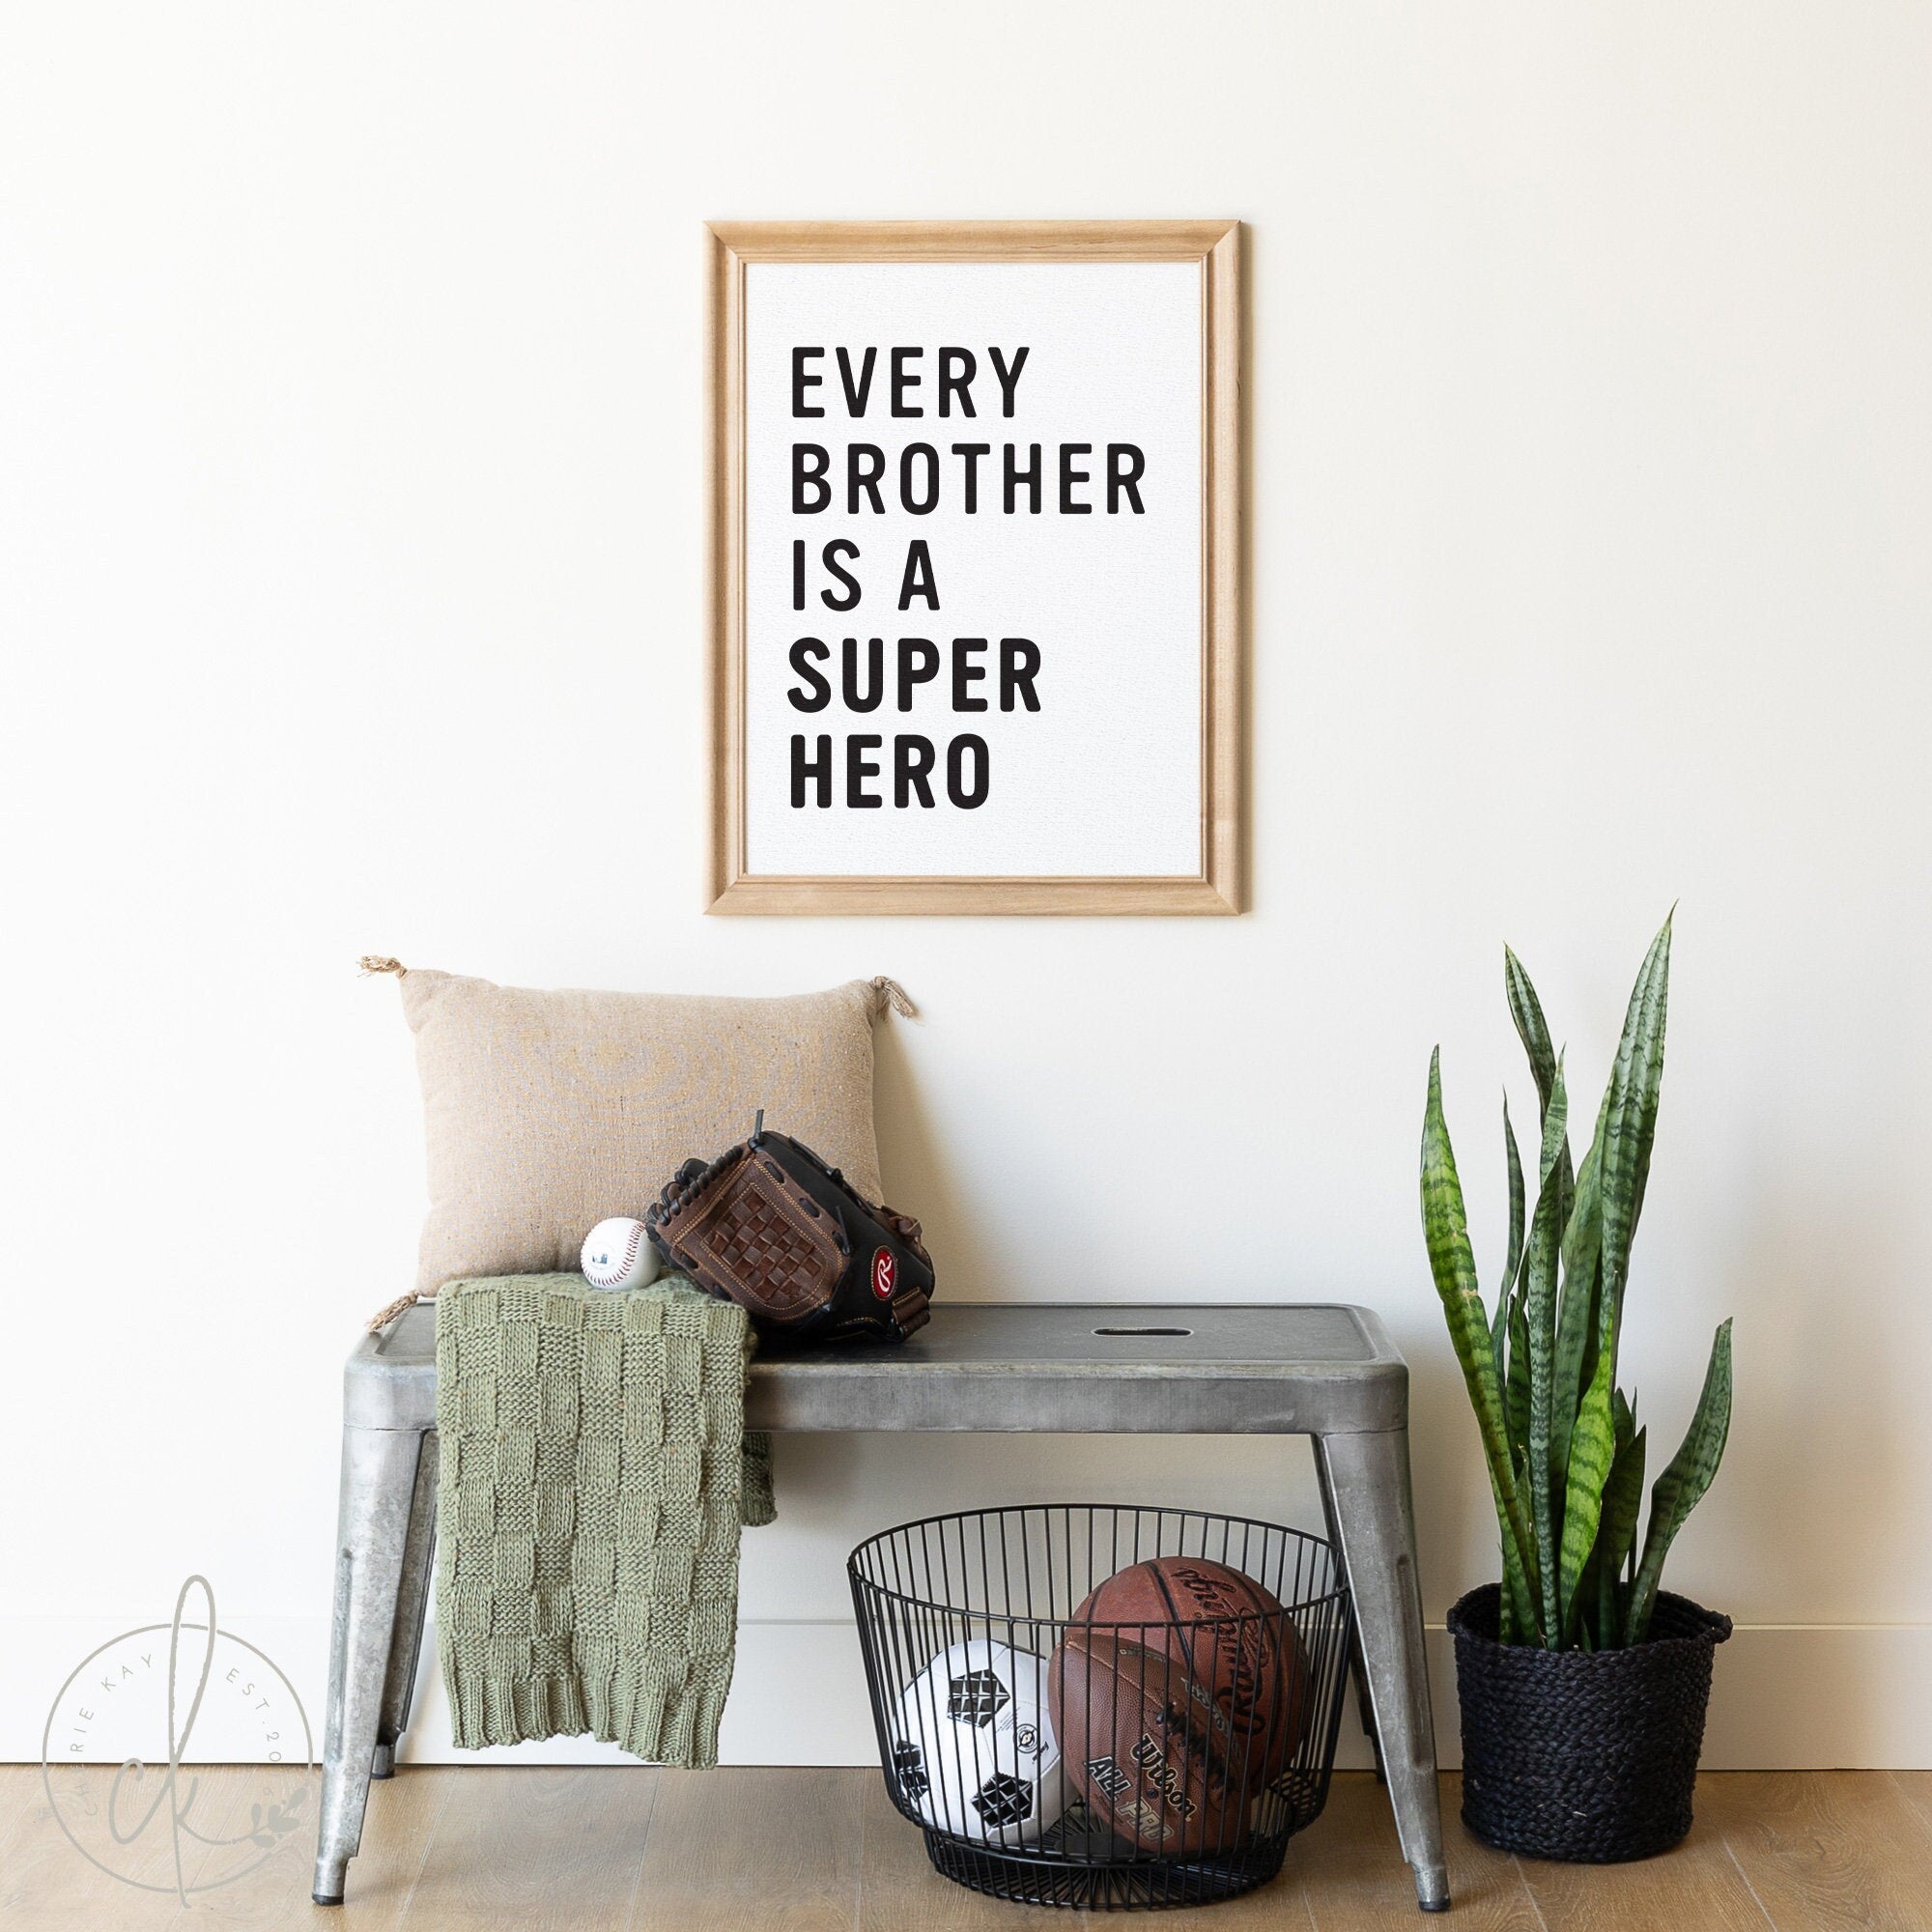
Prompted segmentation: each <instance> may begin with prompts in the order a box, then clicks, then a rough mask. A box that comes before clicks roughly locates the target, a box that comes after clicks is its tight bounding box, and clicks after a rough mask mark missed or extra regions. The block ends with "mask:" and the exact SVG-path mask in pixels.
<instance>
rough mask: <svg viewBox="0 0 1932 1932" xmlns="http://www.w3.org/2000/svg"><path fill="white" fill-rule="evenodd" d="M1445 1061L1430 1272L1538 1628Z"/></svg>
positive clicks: (1432, 1085)
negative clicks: (1453, 1136) (1446, 1099)
mask: <svg viewBox="0 0 1932 1932" xmlns="http://www.w3.org/2000/svg"><path fill="white" fill-rule="evenodd" d="M1441 1062H1442V1055H1441V1050H1440V1049H1439V1048H1438V1049H1437V1050H1436V1051H1435V1052H1434V1053H1432V1054H1431V1055H1430V1058H1429V1101H1428V1105H1427V1107H1426V1109H1425V1111H1424V1114H1423V1122H1422V1230H1423V1236H1424V1238H1425V1239H1426V1241H1427V1243H1428V1247H1429V1270H1430V1273H1431V1275H1432V1276H1433V1277H1434V1278H1435V1293H1436V1295H1437V1297H1438V1298H1439V1299H1440V1301H1441V1303H1442V1312H1443V1314H1444V1316H1445V1317H1446V1318H1447V1320H1448V1323H1449V1339H1450V1341H1451V1343H1452V1344H1453V1345H1454V1347H1455V1350H1456V1359H1457V1361H1458V1362H1459V1363H1461V1364H1462V1369H1463V1381H1464V1382H1465V1383H1466V1384H1467V1387H1468V1391H1469V1406H1470V1407H1471V1408H1473V1409H1474V1410H1475V1414H1476V1427H1477V1430H1478V1431H1479V1433H1480V1434H1481V1435H1482V1440H1483V1455H1484V1458H1485V1459H1486V1460H1487V1462H1488V1463H1489V1466H1490V1487H1491V1489H1492V1491H1493V1492H1494V1495H1495V1500H1496V1518H1497V1521H1498V1524H1499V1526H1500V1528H1501V1532H1502V1537H1503V1541H1504V1543H1505V1544H1506V1545H1507V1544H1508V1543H1510V1542H1511V1541H1514V1543H1515V1545H1516V1556H1517V1573H1516V1576H1515V1577H1514V1578H1513V1577H1512V1576H1511V1570H1510V1566H1509V1564H1508V1563H1507V1562H1505V1564H1504V1566H1503V1568H1504V1580H1505V1581H1506V1582H1509V1583H1511V1585H1512V1588H1513V1590H1518V1589H1520V1596H1519V1598H1518V1601H1517V1606H1516V1607H1517V1612H1518V1616H1519V1618H1520V1622H1521V1623H1522V1625H1523V1626H1524V1627H1525V1628H1534V1626H1535V1623H1536V1615H1535V1607H1534V1606H1535V1596H1536V1593H1535V1576H1534V1567H1533V1566H1534V1562H1535V1557H1534V1550H1535V1535H1534V1531H1533V1530H1532V1528H1531V1526H1530V1521H1529V1516H1528V1512H1527V1510H1526V1509H1525V1508H1524V1506H1523V1499H1522V1496H1521V1493H1520V1491H1519V1489H1518V1486H1517V1480H1516V1471H1515V1469H1514V1468H1513V1467H1512V1466H1511V1463H1510V1447H1509V1436H1508V1433H1507V1431H1506V1430H1505V1428H1504V1423H1503V1406H1502V1396H1501V1392H1500V1391H1499V1390H1498V1388H1497V1386H1496V1372H1495V1356H1494V1352H1493V1350H1492V1347H1491V1343H1490V1331H1489V1323H1488V1322H1487V1321H1485V1320H1484V1316H1483V1294H1482V1290H1481V1289H1480V1288H1479V1287H1478V1286H1477V1282H1476V1259H1475V1256H1474V1254H1473V1253H1472V1252H1471V1250H1470V1247H1469V1222H1468V1214H1467V1211H1466V1209H1465V1208H1464V1207H1463V1183H1462V1179H1461V1178H1460V1177H1459V1176H1458V1174H1457V1172H1456V1154H1455V1150H1454V1149H1453V1148H1452V1147H1451V1146H1450V1143H1449V1126H1448V1122H1446V1121H1444V1119H1443V1117H1442V1065H1441Z"/></svg>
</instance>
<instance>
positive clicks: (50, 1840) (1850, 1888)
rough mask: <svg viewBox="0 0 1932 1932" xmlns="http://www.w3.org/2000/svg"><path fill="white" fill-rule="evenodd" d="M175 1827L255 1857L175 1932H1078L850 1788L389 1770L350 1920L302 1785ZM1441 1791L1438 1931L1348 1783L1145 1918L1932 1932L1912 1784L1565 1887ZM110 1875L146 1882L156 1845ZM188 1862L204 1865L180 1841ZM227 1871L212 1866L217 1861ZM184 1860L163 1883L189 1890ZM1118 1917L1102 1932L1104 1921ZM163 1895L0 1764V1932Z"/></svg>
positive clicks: (243, 1781) (1891, 1778)
mask: <svg viewBox="0 0 1932 1932" xmlns="http://www.w3.org/2000/svg"><path fill="white" fill-rule="evenodd" d="M110 1775H111V1774H109V1773H107V1772H105V1771H98V1772H80V1771H77V1770H70V1771H68V1772H66V1773H65V1774H64V1775H63V1776H64V1778H65V1780H66V1782H65V1783H63V1784H62V1785H61V1786H59V1787H58V1790H59V1795H60V1796H61V1798H62V1800H63V1802H64V1803H65V1804H73V1803H75V1802H78V1803H80V1804H86V1803H89V1802H91V1801H100V1800H104V1796H105V1793H106V1789H107V1779H108V1777H109V1776H110ZM199 1775H200V1776H202V1777H203V1778H204V1779H206V1780H207V1784H206V1786H205V1789H204V1791H203V1793H202V1797H201V1800H200V1801H199V1803H200V1812H199V1815H200V1816H202V1817H203V1818H204V1819H205V1820H207V1821H208V1822H209V1823H210V1826H211V1835H214V1834H215V1833H214V1831H213V1819H214V1818H215V1817H216V1816H217V1815H220V1814H221V1813H222V1812H223V1811H224V1809H225V1811H226V1813H227V1814H228V1815H227V1818H226V1824H225V1826H224V1827H223V1828H222V1830H221V1832H220V1833H219V1834H220V1835H226V1836H230V1837H232V1836H235V1835H238V1834H239V1833H241V1832H244V1831H246V1830H248V1829H249V1828H250V1827H259V1828H260V1829H261V1830H262V1831H263V1833H264V1835H265V1837H266V1838H268V1839H269V1840H270V1842H271V1843H272V1845H273V1849H272V1850H271V1851H270V1852H269V1853H268V1855H267V1856H266V1858H265V1860H264V1861H263V1862H262V1863H261V1864H260V1865H259V1866H258V1867H257V1868H256V1869H255V1870H253V1871H252V1872H250V1873H248V1874H247V1875H246V1876H245V1877H242V1878H241V1879H239V1880H237V1881H236V1882H235V1883H233V1884H230V1885H226V1886H222V1887H220V1888H218V1889H213V1890H210V1891H205V1892H201V1893H197V1894H196V1896H195V1900H194V1914H195V1916H194V1918H191V1919H188V1920H187V1921H185V1922H186V1923H187V1924H188V1925H190V1926H192V1925H194V1924H197V1923H198V1924H202V1925H219V1926H230V1925H233V1926H238V1927H260V1928H263V1932H269V1929H270V1928H278V1927H284V1926H294V1925H302V1926H309V1927H312V1928H316V1932H400V1928H408V1932H466V1928H469V1927H485V1926H488V1927H493V1928H497V1927H500V1928H510V1929H511V1932H523V1928H529V1929H530V1932H548V1928H551V1927H555V1928H557V1932H564V1928H570V1932H606V1928H608V1929H609V1932H713V1929H714V1928H725V1927H730V1928H734V1932H736V1928H749V1927H760V1928H764V1927H769V1928H772V1932H805V1928H811V1932H817V1928H821V1927H822V1928H828V1929H829V1928H834V1927H837V1928H839V1929H840V1932H970V1928H977V1927H1004V1928H1007V1932H1021V1928H1023V1927H1025V1926H1027V1925H1034V1926H1038V1927H1057V1926H1066V1927H1068V1928H1071V1927H1072V1926H1074V1925H1077V1924H1081V1923H1084V1922H1085V1921H1084V1918H1083V1917H1082V1915H1078V1914H1071V1913H1068V1914H1047V1913H1042V1912H1037V1911H1030V1910H1029V1909H1028V1908H1026V1907H1023V1906H1014V1905H1001V1904H996V1903H994V1902H992V1901H989V1900H986V1899H982V1898H980V1897H977V1896H976V1895H975V1894H973V1893H971V1892H968V1891H964V1890H962V1889H959V1888H958V1887H956V1886H953V1885H951V1884H949V1883H948V1882H947V1881H946V1880H944V1879H942V1878H939V1877H937V1876H936V1875H935V1874H934V1873H933V1871H932V1870H931V1868H930V1867H929V1866H928V1865H927V1864H926V1862H925V1855H924V1850H923V1844H922V1841H921V1839H920V1836H919V1833H917V1832H916V1831H914V1830H913V1829H912V1828H911V1827H910V1826H908V1825H907V1824H906V1823H905V1822H904V1821H903V1820H902V1819H900V1818H899V1817H898V1816H897V1814H896V1813H895V1812H894V1811H893V1810H892V1809H891V1807H890V1806H889V1805H888V1804H887V1803H886V1799H885V1795H884V1792H883V1790H882V1788H881V1785H880V1781H879V1778H878V1776H877V1774H876V1773H872V1772H859V1771H719V1772H711V1773H708V1774H706V1773H692V1772H682V1773H672V1772H657V1771H651V1770H648V1769H645V1768H644V1767H641V1766H640V1767H639V1768H638V1769H636V1770H605V1769H597V1770H539V1769H534V1768H533V1769H529V1770H523V1769H517V1770H507V1769H497V1768H485V1767H480V1766H479V1767H473V1768H469V1767H466V1768H461V1769H455V1768H440V1767H438V1768H430V1767H425V1768H421V1769H416V1770H406V1771H404V1772H403V1773H402V1774H401V1775H400V1776H398V1777H396V1778H395V1779H393V1780H392V1781H390V1782H388V1783H384V1784H379V1785H377V1786H376V1787H375V1790H374V1793H373V1795H372V1798H371V1802H370V1807H369V1819H368V1825H367V1828H366V1830H365V1831H364V1833H363V1838H362V1855H361V1856H360V1857H359V1858H358V1859H356V1861H355V1862H354V1864H352V1865H351V1867H350V1872H349V1902H348V1904H347V1905H346V1906H344V1907H342V1908H341V1909H340V1910H337V1911H333V1912H325V1911H322V1910H320V1909H318V1908H317V1907H315V1906H312V1905H311V1904H310V1903H309V1897H308V1892H309V1877H310V1861H311V1860H312V1858H313V1856H314V1837H315V1834H314V1817H315V1814H314V1786H313V1784H312V1783H311V1784H310V1785H309V1787H308V1788H307V1790H306V1792H305V1793H304V1794H303V1798H302V1801H301V1803H300V1804H299V1806H298V1809H299V1812H300V1821H299V1824H298V1826H296V1827H295V1828H294V1829H291V1830H287V1831H283V1832H280V1833H277V1831H276V1829H275V1828H276V1827H277V1826H278V1825H280V1824H281V1823H282V1821H281V1820H280V1819H278V1818H274V1817H270V1818H268V1819H266V1820H264V1819H262V1818H261V1817H259V1816H251V1815H250V1813H251V1809H252V1806H253V1805H254V1804H258V1803H259V1802H260V1801H261V1799H262V1797H263V1796H264V1790H263V1776H264V1774H263V1773H261V1772H260V1771H255V1770H235V1769H222V1770H215V1771H207V1772H203V1773H201V1774H199ZM1458 1799H1459V1794H1458V1792H1457V1789H1456V1780H1455V1778H1454V1777H1445V1778H1444V1779H1443V1809H1444V1813H1445V1817H1446V1819H1447V1821H1448V1833H1449V1876H1450V1883H1451V1885H1452V1887H1453V1888H1454V1890H1455V1897H1456V1910H1455V1913H1454V1915H1453V1916H1452V1917H1451V1918H1446V1919H1442V1920H1425V1919H1422V1918H1419V1917H1418V1915H1417V1913H1416V1911H1415V1895H1414V1892H1413V1890H1412V1889H1411V1888H1410V1885H1409V1880H1408V1874H1407V1872H1406V1869H1405V1868H1404V1866H1403V1864H1402V1862H1401V1861H1400V1859H1399V1857H1398V1855H1397V1851H1396V1842H1395V1831H1394V1828H1393V1826H1392V1825H1391V1823H1390V1821H1389V1813H1388V1805H1387V1802H1386V1800H1385V1798H1384V1796H1383V1794H1382V1792H1381V1791H1380V1790H1379V1789H1378V1786H1377V1785H1376V1782H1375V1780H1374V1779H1373V1778H1372V1777H1369V1776H1366V1775H1363V1774H1354V1775H1350V1776H1338V1777H1337V1779H1336V1781H1335V1788H1334V1791H1333V1793H1332V1795H1331V1797H1330V1799H1329V1803H1328V1808H1327V1810H1326V1812H1325V1813H1324V1814H1323V1815H1322V1817H1321V1820H1320V1821H1319V1822H1318V1823H1317V1824H1316V1825H1314V1826H1313V1827H1312V1828H1311V1829H1310V1830H1309V1831H1308V1832H1307V1833H1305V1834H1304V1835H1303V1836H1302V1837H1300V1838H1298V1839H1296V1840H1295V1842H1294V1844H1293V1846H1292V1847H1291V1848H1290V1852H1289V1861H1288V1867H1287V1869H1286V1870H1285V1871H1284V1872H1283V1874H1282V1876H1281V1877H1280V1878H1279V1879H1278V1880H1277V1881H1276V1882H1275V1883H1274V1884H1273V1885H1271V1886H1269V1887H1267V1888H1266V1889H1264V1890H1262V1891H1259V1892H1255V1893H1252V1894H1250V1895H1249V1896H1248V1897H1246V1898H1243V1899H1236V1900H1235V1901H1233V1902H1231V1903H1229V1904H1225V1905H1218V1906H1210V1907H1207V1908H1204V1909H1202V1910H1200V1911H1196V1912H1191V1913H1188V1912H1182V1913H1173V1912H1170V1913H1166V1914H1164V1915H1162V1918H1161V1922H1162V1923H1164V1924H1166V1925H1169V1926H1177V1927H1178V1926H1179V1925H1182V1924H1188V1925H1199V1926H1201V1927H1203V1928H1211V1932H1223V1928H1225V1932H1236V1928H1240V1927H1249V1926H1269V1927H1275V1926H1281V1927H1290V1928H1293V1932H1361V1928H1367V1927H1379V1926H1399V1927H1404V1928H1411V1932H1421V1928H1422V1927H1423V1926H1425V1925H1433V1924H1436V1923H1440V1924H1443V1925H1446V1926H1460V1927H1463V1928H1464V1932H1517V1928H1521V1932H1573V1928H1574V1932H1651V1928H1656V1932H1746V1929H1747V1928H1749V1929H1750V1932H1763V1928H1765V1927H1767V1926H1769V1927H1775V1928H1776V1932H1840V1928H1843V1932H1932V1772H1895V1773H1887V1772H1792V1773H1732V1774H1728V1775H1724V1776H1705V1777H1704V1778H1702V1779H1701V1780H1700V1781H1699V1783H1698V1786H1697V1824H1696V1828H1695V1830H1694V1831H1692V1833H1691V1834H1690V1839H1689V1840H1688V1841H1687V1842H1686V1843H1685V1844H1684V1845H1683V1846H1682V1847H1680V1848H1679V1849H1678V1850H1677V1851H1675V1852H1673V1853H1671V1854H1669V1855H1668V1856H1667V1857H1664V1858H1661V1859H1654V1860H1651V1861H1648V1862H1647V1863H1643V1864H1634V1865H1615V1866H1607V1867H1605V1866H1598V1867H1590V1868H1584V1867H1579V1866H1572V1865H1549V1864H1539V1863H1535V1862H1533V1861H1527V1860H1516V1859H1511V1858H1507V1857H1504V1856H1502V1855H1500V1854H1498V1853H1495V1852H1491V1851H1486V1850H1484V1849H1483V1847H1481V1846H1480V1845H1477V1844H1475V1843H1474V1842H1473V1841H1472V1840H1471V1839H1470V1838H1469V1837H1468V1836H1467V1835H1466V1834H1465V1833H1464V1832H1463V1829H1462V1826H1461V1824H1460V1823H1458V1822H1457V1819H1456V1810H1457V1804H1458ZM147 1836H148V1837H149V1838H150V1839H152V1840H154V1842H152V1843H149V1844H145V1845H137V1846H136V1847H135V1849H134V1851H133V1852H131V1853H130V1854H128V1856H133V1857H137V1858H140V1859H145V1861H146V1864H145V1865H144V1866H142V1867H140V1869H141V1870H143V1871H144V1872H145V1873H146V1875H147V1876H148V1877H149V1878H150V1879H151V1880H152V1881H155V1882H157V1883H163V1884H165V1883H167V1882H168V1874H169V1873H171V1870H172V1853H171V1851H170V1850H169V1849H168V1847H167V1845H166V1844H165V1842H164V1840H165V1834H164V1833H162V1832H160V1831H159V1830H158V1829H156V1830H155V1831H153V1832H151V1833H148V1834H147ZM194 1849H195V1850H196V1851H198V1852H200V1853H201V1855H202V1856H203V1857H204V1858H213V1857H214V1856H216V1855H215V1854H213V1853H209V1852H207V1851H206V1850H205V1849H204V1848H202V1847H200V1846H196V1847H194ZM229 1856H231V1857H232V1854H230V1855H229ZM194 1870H195V1865H194V1861H193V1860H192V1859H190V1861H189V1862H188V1866H187V1871H188V1878H189V1882H190V1883H192V1881H193V1876H194ZM1116 1922H1117V1923H1118V1922H1120V1921H1116ZM183 1923H184V1921H183V1919H182V1917H181V1907H180V1905H179V1903H178V1901H177V1899H176V1897H175V1896H174V1894H173V1892H172V1890H166V1891H142V1890H138V1889H134V1888H133V1887H130V1886H128V1885H127V1884H124V1883H122V1882H121V1881H120V1880H118V1879H115V1878H111V1877H109V1876H107V1875H106V1874H105V1873H103V1872H101V1871H99V1870H97V1869H96V1868H95V1867H94V1866H93V1865H91V1864H90V1863H88V1862H87V1861H86V1860H84V1859H83V1858H82V1857H81V1856H80V1854H79V1853H78V1852H76V1851H75V1849H74V1847H73V1845H72V1844H71V1842H70V1841H69V1840H68V1838H67V1837H66V1836H65V1835H64V1833H63V1832H62V1830H61V1828H60V1826H59V1824H58V1822H57V1821H56V1819H55V1817H54V1816H53V1813H52V1810H51V1808H50V1806H49V1803H48V1799H47V1794H46V1791H45V1789H44V1788H43V1782H42V1776H41V1772H40V1769H39V1767H38V1766H35V1767H32V1768H24V1767H17V1766H10V1767H6V1768H0V1924H4V1925H5V1926H6V1927H7V1928H8V1932H42V1928H54V1927H58V1928H62V1932H66V1928H69V1927H91V1926H111V1927H114V1928H116V1932H122V1928H125V1929H126V1932H144V1928H147V1927H150V1926H180V1925H182V1924H183Z"/></svg>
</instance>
